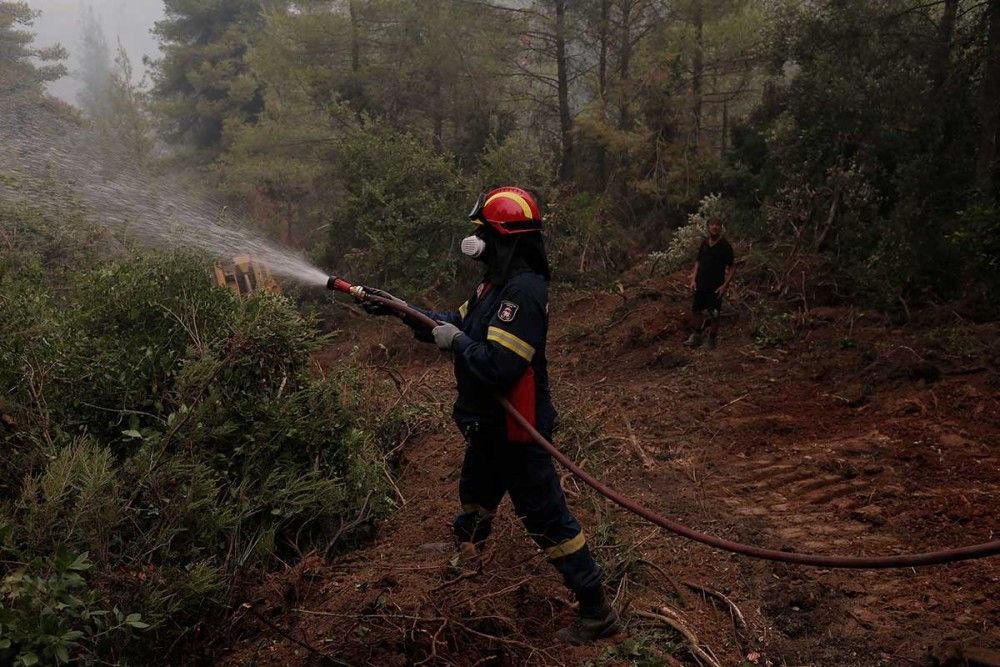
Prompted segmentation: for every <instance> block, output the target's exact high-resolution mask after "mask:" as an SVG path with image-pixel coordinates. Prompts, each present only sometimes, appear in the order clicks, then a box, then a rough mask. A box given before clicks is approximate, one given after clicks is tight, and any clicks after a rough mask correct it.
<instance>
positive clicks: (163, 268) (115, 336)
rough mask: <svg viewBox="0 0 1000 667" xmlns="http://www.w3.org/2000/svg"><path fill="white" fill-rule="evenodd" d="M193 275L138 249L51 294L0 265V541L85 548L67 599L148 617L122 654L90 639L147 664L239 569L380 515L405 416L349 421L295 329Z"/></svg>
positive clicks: (23, 547) (264, 299) (341, 537)
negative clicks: (0, 394) (84, 566)
mask: <svg viewBox="0 0 1000 667" xmlns="http://www.w3.org/2000/svg"><path fill="white" fill-rule="evenodd" d="M2 265H3V262H2V258H0V266H2ZM210 266H211V263H210V261H209V260H208V259H206V258H204V257H199V256H196V255H192V254H189V253H151V254H143V253H138V254H134V255H132V256H130V257H126V258H121V259H119V260H117V261H113V262H107V263H105V264H104V265H102V266H101V267H100V268H96V269H78V270H77V271H76V272H75V273H72V272H71V273H67V275H66V279H65V280H62V281H60V283H58V284H57V285H55V284H52V283H51V282H48V281H39V282H35V281H30V280H22V279H19V278H18V277H17V276H12V275H10V274H8V273H4V272H2V271H0V280H2V281H4V287H5V289H4V291H3V294H2V301H0V304H2V306H3V307H2V308H0V324H2V325H4V326H5V327H7V328H6V332H7V333H8V334H9V335H7V336H5V337H4V340H3V341H2V342H0V381H2V382H3V383H4V386H5V387H8V388H9V389H8V391H7V392H6V393H5V395H4V398H3V401H4V404H3V406H2V407H3V411H4V414H8V412H9V413H12V414H13V415H14V416H15V420H16V422H17V428H16V429H14V430H8V429H6V428H0V448H3V449H2V451H3V452H4V454H3V456H4V464H5V465H3V466H0V468H2V472H0V526H6V528H5V529H4V533H5V534H4V535H3V536H2V537H3V540H2V541H0V547H2V548H4V549H5V550H6V551H7V552H8V553H9V554H10V555H11V557H12V559H13V560H21V561H24V562H33V559H34V558H35V557H36V556H37V554H44V553H57V552H58V553H62V551H65V550H71V551H74V552H76V553H81V552H84V551H89V552H90V553H91V554H94V557H95V560H96V566H95V567H94V568H93V572H92V577H91V579H92V581H93V582H94V583H93V584H92V585H91V588H88V589H87V590H89V591H91V593H92V594H93V597H92V599H91V598H89V597H80V596H77V597H80V599H81V600H84V601H85V602H86V604H87V605H88V606H87V608H88V609H90V608H92V607H93V605H97V606H99V607H102V608H104V609H111V608H113V607H115V606H117V607H119V608H121V609H129V610H135V611H136V612H139V613H141V614H142V617H143V622H144V623H148V624H149V626H150V628H149V630H148V632H146V633H144V636H143V638H142V642H141V643H137V642H132V640H131V638H130V636H129V635H128V634H122V633H118V632H115V633H111V632H108V628H110V627H112V626H113V625H114V623H111V625H109V626H108V627H106V628H103V629H101V630H99V632H101V633H103V634H101V637H102V638H103V637H106V638H107V641H106V643H101V644H100V646H98V645H96V644H95V648H94V650H95V651H96V653H95V655H100V656H101V659H108V658H109V656H112V655H118V654H121V655H126V654H127V655H129V656H131V657H149V658H153V657H155V658H156V659H157V660H163V659H164V655H165V654H163V653H162V651H164V650H166V648H167V647H170V646H173V647H174V648H175V650H182V649H183V647H184V643H183V641H181V640H182V639H183V638H184V637H185V636H186V635H187V634H188V633H189V631H190V629H191V628H193V627H195V626H196V625H198V624H201V623H204V622H205V621H206V619H208V618H210V617H211V616H212V615H213V614H214V613H215V612H217V611H218V610H221V609H223V608H225V606H226V605H227V604H228V595H229V592H228V591H229V590H230V589H231V585H232V583H233V581H234V580H235V578H236V577H238V576H240V575H241V574H242V573H247V572H249V571H252V570H254V569H259V568H262V567H263V568H266V567H269V566H273V565H275V564H278V563H281V562H285V561H287V559H288V558H294V557H297V556H298V555H300V554H302V553H305V552H306V551H309V550H318V551H320V552H322V553H325V554H333V553H336V552H337V551H339V550H342V549H345V548H347V547H349V546H351V545H352V544H354V543H355V542H356V541H357V540H358V539H362V538H364V537H366V536H367V535H369V534H370V531H371V527H372V526H373V525H374V524H375V522H377V521H378V520H379V519H380V518H381V517H383V516H385V515H386V514H387V513H388V512H389V511H390V510H391V509H392V506H393V500H392V498H391V496H390V495H389V492H390V490H391V486H390V485H389V483H388V481H387V474H388V472H387V470H386V467H385V466H386V463H385V461H384V457H385V455H386V453H387V452H388V451H389V450H390V449H391V448H392V447H393V446H395V444H396V442H397V438H398V433H399V431H400V430H402V429H404V428H410V427H411V425H412V423H413V422H414V420H415V419H419V415H417V416H414V415H401V413H400V412H399V411H398V410H386V411H385V414H382V415H377V416H376V415H375V414H363V410H364V409H365V404H364V403H363V402H361V401H360V400H358V399H357V398H355V397H352V396H345V394H344V387H345V386H346V385H345V384H344V381H343V378H341V377H339V376H337V375H330V376H327V377H316V376H315V374H314V373H313V370H312V368H311V364H310V359H311V353H312V352H313V351H314V350H315V349H316V348H317V347H318V346H319V345H320V344H322V343H323V340H324V339H323V338H322V337H320V336H318V335H317V333H316V327H315V324H314V323H313V322H311V321H309V320H307V319H304V318H303V317H301V316H300V315H299V314H298V313H296V311H295V310H294V308H293V307H292V306H291V304H290V303H289V302H288V301H287V300H286V299H284V298H282V297H279V296H274V295H270V294H261V295H255V296H253V297H251V298H246V299H244V298H238V297H236V296H234V295H233V294H232V293H231V292H229V291H228V290H225V289H221V288H218V287H216V286H215V285H214V284H213V283H212V281H211V280H210V278H209V274H208V270H207V269H208V268H209V267H210ZM369 389H377V388H376V387H369ZM359 411H361V414H359ZM0 567H3V566H0ZM32 567H33V569H31V570H30V571H31V572H37V571H39V568H38V567H35V566H32ZM26 571H28V570H26ZM0 572H3V570H0ZM14 574H16V573H14V572H7V573H5V576H13V575H14ZM19 576H20V575H19ZM25 576H27V575H25ZM31 576H33V577H37V576H41V575H36V574H31ZM12 581H13V580H12ZM17 581H21V579H17ZM39 581H42V580H38V581H36V580H35V579H32V580H31V582H32V583H31V585H32V586H34V587H35V588H37V587H38V586H41V585H42V583H39ZM45 581H48V580H47V579H46V580H45ZM72 581H73V585H74V586H75V585H77V583H78V582H77V581H76V579H72ZM57 583H59V582H58V581H56V582H54V583H53V582H50V583H45V585H46V586H48V585H53V586H54V585H56V584H57ZM60 585H62V584H60ZM60 590H62V589H60ZM38 595H42V594H41V593H38ZM46 595H48V594H46ZM88 595H90V593H88ZM88 600H89V601H88ZM91 602H93V605H92V604H91ZM24 613H27V612H24ZM67 613H69V612H67ZM81 613H83V612H81ZM5 618H6V617H5ZM123 618H125V617H123ZM5 622H6V621H5ZM12 622H13V621H12ZM17 622H18V623H21V622H22V621H20V620H19V621H17ZM119 625H120V623H119ZM19 627H20V626H19ZM19 641H22V640H19ZM23 641H27V640H23ZM32 641H33V640H32ZM39 641H41V640H39ZM45 641H49V640H45ZM81 641H83V640H82V639H81ZM102 641H104V640H102ZM125 642H132V643H129V644H128V645H127V646H125V645H124V644H123V643H125ZM12 646H13V644H12ZM18 646H20V644H18ZM32 646H33V647H34V648H31V647H32ZM53 646H55V645H53ZM18 650H19V651H20V650H22V649H21V648H18ZM25 650H31V651H33V652H35V653H36V654H37V655H39V659H40V660H42V659H44V658H43V657H42V655H41V654H40V653H38V651H40V650H42V649H41V648H39V647H38V646H35V645H34V644H32V645H31V646H29V649H25ZM46 650H48V649H46ZM51 650H55V649H54V648H53V649H51ZM66 650H67V651H69V653H70V655H71V657H73V659H74V660H82V659H83V658H81V657H79V656H78V654H77V653H74V652H73V651H72V650H71V649H70V648H67V649H66ZM158 652H159V653H158ZM12 659H13V658H12Z"/></svg>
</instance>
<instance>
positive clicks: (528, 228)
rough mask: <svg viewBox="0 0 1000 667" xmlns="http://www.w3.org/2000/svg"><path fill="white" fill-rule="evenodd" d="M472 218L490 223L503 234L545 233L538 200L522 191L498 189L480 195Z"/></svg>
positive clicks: (519, 189)
mask: <svg viewBox="0 0 1000 667" xmlns="http://www.w3.org/2000/svg"><path fill="white" fill-rule="evenodd" d="M469 218H470V219H471V220H472V221H473V222H475V223H476V224H480V225H481V224H482V223H484V222H486V223H488V224H489V226H490V227H492V228H493V229H495V230H496V231H497V232H498V233H500V234H523V233H525V232H540V231H542V212H541V210H539V208H538V204H537V203H536V202H535V198H534V197H532V196H531V194H530V193H529V192H528V191H527V190H522V189H521V188H497V189H496V190H491V191H490V192H487V193H486V194H484V195H479V199H478V200H477V201H476V205H475V207H474V208H473V209H472V212H471V213H469Z"/></svg>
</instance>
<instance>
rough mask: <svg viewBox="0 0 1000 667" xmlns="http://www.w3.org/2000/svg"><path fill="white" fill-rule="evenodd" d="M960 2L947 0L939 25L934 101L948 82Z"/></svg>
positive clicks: (934, 75)
mask: <svg viewBox="0 0 1000 667" xmlns="http://www.w3.org/2000/svg"><path fill="white" fill-rule="evenodd" d="M958 2H959V0H945V2H944V13H943V14H941V21H940V22H939V23H938V34H937V44H935V46H934V61H933V62H932V63H931V68H932V72H933V77H934V99H936V98H937V94H938V92H940V90H941V88H942V87H943V86H944V84H945V83H946V82H947V80H948V74H949V72H950V70H951V45H952V39H953V38H954V35H955V16H956V15H957V13H958Z"/></svg>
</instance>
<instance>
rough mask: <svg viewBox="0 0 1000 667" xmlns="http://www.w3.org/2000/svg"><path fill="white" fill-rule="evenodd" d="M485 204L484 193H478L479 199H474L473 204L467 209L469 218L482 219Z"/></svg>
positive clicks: (479, 220)
mask: <svg viewBox="0 0 1000 667" xmlns="http://www.w3.org/2000/svg"><path fill="white" fill-rule="evenodd" d="M484 206H486V195H485V194H481V195H479V199H477V200H476V204H475V206H473V207H472V210H471V211H469V220H474V221H476V222H482V221H483V207H484Z"/></svg>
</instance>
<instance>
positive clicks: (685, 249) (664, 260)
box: [649, 194, 729, 272]
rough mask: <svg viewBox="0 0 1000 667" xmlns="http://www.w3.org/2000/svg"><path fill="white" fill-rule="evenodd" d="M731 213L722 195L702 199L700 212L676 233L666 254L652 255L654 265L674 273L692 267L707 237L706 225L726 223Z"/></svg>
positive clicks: (690, 217) (654, 253)
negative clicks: (715, 221) (713, 221)
mask: <svg viewBox="0 0 1000 667" xmlns="http://www.w3.org/2000/svg"><path fill="white" fill-rule="evenodd" d="M728 213H729V211H728V207H727V205H726V202H725V200H724V199H723V198H722V196H721V195H718V194H710V195H706V196H705V197H703V198H702V200H701V202H700V203H699V205H698V210H697V211H696V212H694V213H692V214H691V215H689V216H688V222H687V224H686V225H684V226H683V227H680V228H678V229H677V230H675V231H674V235H673V237H672V238H671V239H670V245H669V246H668V247H667V250H666V252H659V251H657V252H653V253H650V256H649V258H650V260H651V261H652V262H653V265H654V266H655V267H656V268H658V269H660V270H663V271H666V272H672V271H677V270H678V269H681V268H687V267H690V266H691V265H692V264H693V263H694V261H695V259H696V257H697V253H698V246H699V245H701V242H702V240H703V239H704V238H705V235H706V233H707V232H706V225H707V224H708V221H709V219H712V218H715V219H717V220H719V222H724V221H725V220H726V219H728V218H729V214H728Z"/></svg>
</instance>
